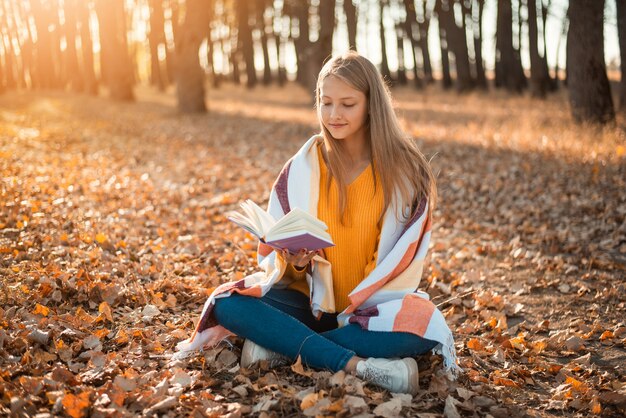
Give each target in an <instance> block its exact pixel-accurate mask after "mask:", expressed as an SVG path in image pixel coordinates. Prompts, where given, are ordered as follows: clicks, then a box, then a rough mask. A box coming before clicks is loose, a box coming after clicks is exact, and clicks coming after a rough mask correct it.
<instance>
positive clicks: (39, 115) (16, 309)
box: [0, 86, 626, 417]
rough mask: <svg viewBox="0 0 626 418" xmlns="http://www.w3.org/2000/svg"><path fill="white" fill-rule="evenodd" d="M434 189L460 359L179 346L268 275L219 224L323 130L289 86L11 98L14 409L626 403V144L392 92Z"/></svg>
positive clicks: (550, 107) (384, 412) (506, 411)
mask: <svg viewBox="0 0 626 418" xmlns="http://www.w3.org/2000/svg"><path fill="white" fill-rule="evenodd" d="M393 94H394V97H395V99H396V105H397V108H398V112H399V114H400V116H401V118H402V123H403V125H404V127H405V129H406V130H407V132H409V133H411V135H413V136H414V137H415V138H416V140H417V141H418V143H419V145H420V147H421V148H422V150H423V151H424V153H425V154H426V155H427V156H429V157H432V164H433V167H434V169H435V171H436V173H437V177H438V187H439V204H438V207H437V210H436V212H435V217H434V224H433V238H432V243H431V250H430V262H429V266H428V268H427V269H426V270H425V272H424V277H423V280H422V283H421V285H420V288H422V289H423V290H425V291H427V292H428V293H429V294H430V295H431V297H432V299H433V301H434V302H435V303H436V304H439V305H440V309H442V311H443V312H444V314H445V315H446V317H447V319H448V322H449V324H450V326H451V328H452V330H453V332H454V334H455V337H456V346H457V350H458V354H459V359H460V365H461V366H462V367H463V369H464V373H463V374H462V375H461V377H460V378H459V379H458V380H457V381H449V380H448V379H446V377H445V376H444V375H443V374H442V371H441V359H440V358H439V357H438V356H425V357H424V358H420V359H418V363H419V365H420V388H421V390H420V392H419V394H418V395H417V396H415V397H414V398H411V397H410V396H408V395H392V394H390V393H388V392H385V391H383V390H380V389H378V388H376V387H374V386H371V385H369V384H366V383H365V382H363V381H360V380H359V379H357V378H355V377H353V376H346V375H345V374H343V373H342V372H340V373H336V374H332V373H330V372H327V371H319V370H309V369H306V368H302V367H301V366H300V365H299V364H296V365H294V366H292V367H284V368H279V369H275V370H270V369H268V368H267V367H266V365H261V367H260V368H254V369H250V370H246V369H242V368H240V367H239V355H240V348H241V343H242V341H241V340H240V339H233V340H232V344H223V345H220V346H219V347H217V348H214V349H211V350H208V351H205V352H203V353H202V354H199V355H197V356H194V357H191V358H188V359H186V360H178V361H172V360H171V359H170V356H171V354H172V353H173V351H174V348H175V345H176V343H177V342H179V341H181V340H183V339H185V338H187V337H188V336H189V335H190V334H191V332H192V330H193V328H194V321H195V320H197V317H198V315H199V313H200V310H201V308H202V305H203V303H204V301H205V299H206V297H207V295H208V294H209V292H210V289H211V288H212V287H214V286H216V285H218V284H219V283H222V282H224V281H229V280H232V279H235V278H241V277H243V276H244V275H245V274H247V273H249V272H252V271H255V269H256V266H255V261H254V260H255V258H254V256H255V248H256V242H255V241H254V240H253V239H252V237H251V236H250V235H247V234H245V233H244V232H243V231H242V230H241V229H240V228H238V227H236V226H235V225H234V224H232V223H231V222H229V221H227V220H226V218H225V216H224V214H225V212H226V211H228V210H231V209H235V208H236V207H237V204H238V202H240V201H241V200H242V199H245V198H251V199H253V200H254V201H256V202H258V203H260V204H265V203H266V202H267V198H268V194H269V189H270V186H271V184H272V182H273V180H274V178H275V177H276V175H277V174H278V172H279V170H280V169H281V167H282V165H283V163H284V162H285V160H286V159H287V158H289V157H290V156H291V155H292V154H293V153H294V152H295V151H296V150H297V149H298V148H299V147H300V146H301V144H302V143H303V142H304V141H305V140H306V139H307V138H309V137H310V136H311V135H312V134H314V133H315V132H316V130H317V126H316V118H315V112H314V110H313V109H312V105H311V102H310V101H309V96H308V94H307V92H305V91H303V90H301V89H300V88H298V87H296V86H288V87H286V88H284V89H278V88H258V89H256V90H253V91H247V90H245V89H243V88H239V87H234V86H224V87H222V88H220V89H218V90H211V91H209V93H208V103H209V107H210V111H209V113H207V114H205V115H194V116H183V115H179V114H178V113H177V112H176V108H175V97H174V95H173V94H172V93H171V92H170V93H169V94H162V93H156V92H154V91H152V90H150V89H147V88H143V89H140V90H139V91H138V94H137V96H138V100H137V102H135V103H117V102H113V101H110V100H108V99H106V98H94V97H86V96H82V95H73V94H69V93H6V94H4V95H3V96H0V179H1V182H0V281H1V282H0V288H1V289H2V291H1V292H0V415H5V414H9V413H12V414H14V415H16V416H34V415H36V414H40V415H38V416H39V417H44V416H51V415H52V416H56V415H64V414H65V415H68V416H72V417H82V416H127V415H141V414H143V415H146V416H149V415H154V414H158V415H161V416H188V415H192V416H197V417H203V416H220V415H228V416H231V417H235V416H240V415H248V414H254V415H258V416H297V415H308V416H313V415H339V416H352V415H359V414H360V415H361V416H373V415H377V416H386V417H391V416H399V415H405V416H419V417H433V416H441V415H445V416H447V417H457V416H486V415H488V414H489V415H491V416H493V417H516V416H587V415H590V414H596V415H604V416H623V414H624V413H626V367H625V366H624V364H626V320H625V319H624V318H626V280H625V277H626V135H625V133H624V130H623V128H622V127H620V126H614V127H608V128H603V129H600V128H594V127H588V126H579V125H574V124H573V123H572V122H571V120H570V116H569V109H568V104H567V100H566V97H565V95H564V93H561V94H558V95H556V96H552V97H550V98H549V99H548V100H546V101H539V100H533V99H530V98H528V97H510V96H507V95H505V94H503V93H500V92H490V93H479V92H475V93H471V94H467V95H463V96H458V95H456V94H455V93H452V92H450V93H447V92H442V91H440V90H439V89H438V88H436V87H431V88H429V89H428V90H427V91H426V93H417V92H415V91H413V90H410V89H396V90H393Z"/></svg>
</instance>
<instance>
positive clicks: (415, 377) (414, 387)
mask: <svg viewBox="0 0 626 418" xmlns="http://www.w3.org/2000/svg"><path fill="white" fill-rule="evenodd" d="M402 361H403V362H404V364H406V366H407V368H408V369H409V387H408V388H407V392H408V393H410V394H411V395H413V396H415V395H417V392H419V388H420V376H419V370H418V369H417V361H415V359H414V358H410V357H407V358H405V359H402Z"/></svg>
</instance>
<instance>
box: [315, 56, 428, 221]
mask: <svg viewBox="0 0 626 418" xmlns="http://www.w3.org/2000/svg"><path fill="white" fill-rule="evenodd" d="M331 75H332V76H334V77H337V78H338V79H340V80H341V81H343V82H345V83H347V84H348V85H349V86H351V87H352V88H354V89H356V90H358V91H360V92H362V93H364V94H365V97H366V98H367V113H368V117H367V122H366V124H367V125H366V136H367V138H368V144H369V147H370V150H371V161H370V162H371V163H372V170H373V174H374V176H376V173H377V172H378V175H379V176H380V181H381V184H382V188H383V196H384V209H383V214H384V213H385V211H386V210H387V208H388V207H389V205H390V204H391V203H392V202H393V203H397V204H400V202H394V201H393V200H394V199H396V198H398V197H400V199H401V201H402V202H405V204H409V205H411V212H410V214H409V217H408V219H411V218H412V217H413V216H414V215H415V211H416V210H417V207H418V206H419V205H418V203H419V202H420V200H422V199H423V198H428V199H429V205H428V206H429V216H430V213H431V212H432V210H433V208H434V207H435V203H436V199H437V188H436V185H435V178H434V175H433V173H432V170H431V168H430V164H429V162H428V161H427V160H426V158H425V157H424V155H423V154H422V153H421V151H420V150H419V149H418V148H417V145H416V144H415V142H414V141H413V139H412V138H411V137H410V136H408V135H407V134H406V133H405V132H404V131H403V130H402V128H401V126H400V122H399V121H398V118H397V116H396V114H395V111H394V109H393V106H392V102H391V94H390V93H389V89H388V87H387V85H386V84H385V81H384V80H383V78H382V76H381V74H380V73H379V72H378V70H377V69H376V67H375V66H374V64H372V63H371V62H370V61H369V60H368V59H367V58H365V57H362V56H361V55H359V54H357V53H356V52H354V51H350V52H347V53H345V54H343V55H341V56H337V57H334V58H332V59H331V60H329V61H328V62H326V64H325V65H324V66H323V67H322V70H321V71H320V74H319V76H318V78H317V85H316V88H315V106H316V108H317V116H318V119H319V121H320V126H321V133H320V135H321V136H322V137H323V138H324V142H325V144H326V146H327V147H328V148H329V149H330V152H329V153H328V169H329V170H328V171H329V173H328V176H329V179H328V180H329V181H328V182H327V184H328V185H329V187H330V178H334V180H335V181H336V182H337V186H338V189H339V211H340V213H341V220H342V222H343V220H344V214H345V208H346V176H347V174H346V167H345V161H346V160H347V159H348V155H347V154H346V152H345V150H344V149H343V147H342V141H340V140H336V139H335V138H333V136H332V135H331V134H330V132H329V131H328V129H326V127H325V126H324V124H323V123H322V116H321V93H320V90H321V85H322V82H323V81H324V80H325V79H326V78H327V77H328V76H331ZM374 180H375V181H376V177H374ZM396 192H397V193H398V194H399V196H396ZM403 213H404V211H403ZM382 216H383V215H381V219H379V222H381V221H382ZM405 220H406V219H405Z"/></svg>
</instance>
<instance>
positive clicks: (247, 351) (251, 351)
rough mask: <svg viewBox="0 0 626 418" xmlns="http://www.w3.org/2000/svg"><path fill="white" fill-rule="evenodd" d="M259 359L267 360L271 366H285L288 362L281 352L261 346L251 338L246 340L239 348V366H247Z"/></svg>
mask: <svg viewBox="0 0 626 418" xmlns="http://www.w3.org/2000/svg"><path fill="white" fill-rule="evenodd" d="M261 360H267V362H268V364H269V367H271V368H274V367H280V366H285V365H287V364H289V363H290V361H289V358H287V357H285V356H283V355H282V354H278V353H276V352H274V351H271V350H268V349H267V348H263V347H261V346H260V345H258V344H255V343H253V342H252V341H251V340H246V341H245V342H244V343H243V349H242V350H241V362H240V365H241V367H245V368H248V367H250V366H253V365H254V364H256V363H258V362H259V361H261Z"/></svg>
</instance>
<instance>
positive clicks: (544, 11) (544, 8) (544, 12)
mask: <svg viewBox="0 0 626 418" xmlns="http://www.w3.org/2000/svg"><path fill="white" fill-rule="evenodd" d="M539 1H540V2H541V22H542V27H541V31H542V36H543V55H542V56H541V65H542V66H543V71H544V72H545V74H546V78H547V79H548V90H550V91H555V90H556V88H557V85H556V81H555V80H554V79H553V78H552V76H551V75H550V67H548V41H547V38H546V21H547V20H548V8H549V7H550V1H551V0H548V3H547V4H544V3H543V0H539Z"/></svg>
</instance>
